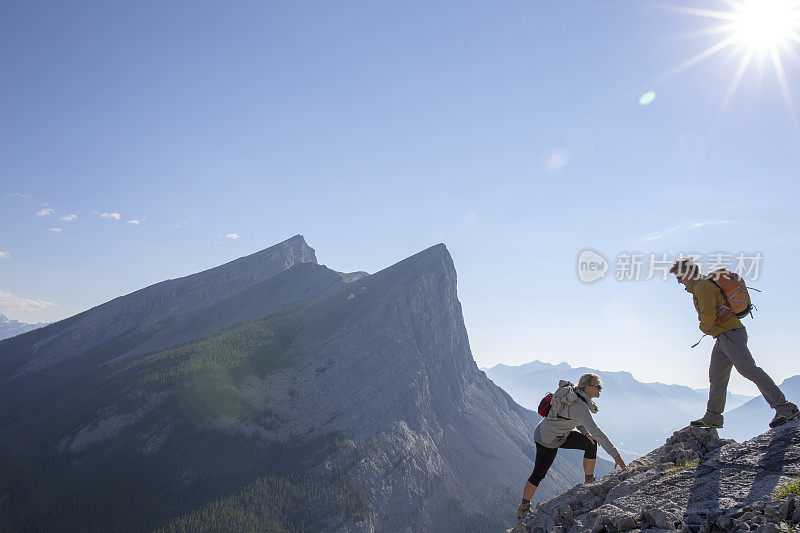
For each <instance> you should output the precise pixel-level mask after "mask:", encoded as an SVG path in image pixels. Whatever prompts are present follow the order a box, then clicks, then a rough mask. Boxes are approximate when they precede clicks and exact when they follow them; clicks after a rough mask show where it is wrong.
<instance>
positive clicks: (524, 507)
mask: <svg viewBox="0 0 800 533" xmlns="http://www.w3.org/2000/svg"><path fill="white" fill-rule="evenodd" d="M530 510H531V502H522V503H521V504H519V508H518V509H517V520H522V517H523V516H525V514H526V513H527V512H528V511H530Z"/></svg>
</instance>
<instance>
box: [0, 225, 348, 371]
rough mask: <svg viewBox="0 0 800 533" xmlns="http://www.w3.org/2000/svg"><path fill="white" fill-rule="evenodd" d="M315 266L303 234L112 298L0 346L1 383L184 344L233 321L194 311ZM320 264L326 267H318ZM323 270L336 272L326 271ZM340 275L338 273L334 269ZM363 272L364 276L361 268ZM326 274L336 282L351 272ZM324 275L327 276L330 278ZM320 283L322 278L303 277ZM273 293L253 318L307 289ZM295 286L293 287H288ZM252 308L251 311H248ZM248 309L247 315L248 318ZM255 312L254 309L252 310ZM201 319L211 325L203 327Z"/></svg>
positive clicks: (216, 305)
mask: <svg viewBox="0 0 800 533" xmlns="http://www.w3.org/2000/svg"><path fill="white" fill-rule="evenodd" d="M307 262H308V263H314V264H316V262H317V259H316V256H315V254H314V249H313V248H311V247H309V246H308V245H307V244H306V242H305V240H304V239H303V237H302V236H301V235H295V236H294V237H292V238H291V239H288V240H286V241H284V242H282V243H279V244H276V245H275V246H272V247H270V248H267V249H265V250H262V251H260V252H258V253H255V254H252V255H250V256H247V257H242V258H240V259H237V260H235V261H231V262H230V263H227V264H225V265H222V266H219V267H216V268H212V269H210V270H206V271H204V272H200V273H197V274H192V275H190V276H186V277H183V278H179V279H175V280H168V281H163V282H161V283H157V284H155V285H151V286H150V287H147V288H144V289H141V290H139V291H136V292H133V293H131V294H128V295H126V296H121V297H119V298H115V299H114V300H111V301H110V302H107V303H105V304H102V305H99V306H97V307H94V308H92V309H90V310H88V311H85V312H83V313H80V314H78V315H75V316H73V317H70V318H68V319H66V320H62V321H60V322H56V323H54V324H51V325H49V326H47V327H45V328H41V329H39V330H36V331H34V332H31V333H29V334H27V335H23V336H19V337H16V338H14V339H12V340H10V341H8V342H6V343H2V344H0V380H2V381H4V380H6V379H9V378H15V377H18V376H22V375H25V374H28V373H30V372H34V371H37V370H41V369H44V368H48V367H50V366H52V365H53V364H55V363H58V362H60V361H64V360H67V359H71V358H73V357H76V356H79V355H86V354H88V353H92V352H97V353H98V354H100V355H101V356H103V357H105V356H109V355H112V354H113V356H115V357H123V356H125V355H127V354H137V353H143V352H144V351H153V350H161V349H164V348H168V347H170V346H174V345H175V344H178V343H180V342H184V341H185V340H187V338H191V335H189V336H188V337H187V334H188V332H189V331H191V333H192V334H194V335H195V337H196V336H197V335H201V334H205V333H208V332H209V331H211V329H213V328H214V327H220V326H223V325H227V324H230V323H231V322H232V321H231V320H228V318H229V316H230V313H229V314H227V315H226V314H224V313H223V314H221V315H219V316H217V317H215V318H214V319H211V320H205V321H202V319H201V320H200V321H195V315H197V314H202V313H203V312H204V311H205V312H206V316H207V315H208V312H210V311H211V310H212V309H214V308H216V309H220V308H225V304H224V302H225V301H226V300H227V301H230V299H231V298H232V297H235V296H236V295H238V294H241V293H242V292H244V291H247V290H249V289H251V288H253V287H255V286H257V285H258V284H260V283H263V282H265V281H267V280H269V279H270V278H273V277H274V276H275V275H276V274H278V273H279V272H282V271H284V270H286V269H288V268H290V267H292V266H294V265H296V264H300V263H307ZM322 268H324V267H322ZM325 270H326V271H327V272H326V274H331V273H333V271H330V270H328V269H325ZM337 274H338V273H337ZM361 274H363V273H361ZM339 276H340V279H338V280H335V279H328V281H327V283H328V284H329V285H330V286H334V285H336V284H337V283H338V284H341V283H344V279H342V278H345V277H348V276H349V277H348V278H347V279H350V278H351V277H352V276H353V275H352V274H339ZM328 278H331V276H330V275H328ZM308 283H309V284H310V285H317V286H318V285H319V284H321V283H324V282H322V281H308ZM313 288H314V287H312V288H311V289H308V288H306V289H305V292H304V290H298V291H297V292H298V294H284V296H285V297H286V298H285V299H283V300H281V299H280V298H278V297H273V298H271V299H270V301H269V302H268V303H266V304H265V305H263V306H261V307H260V308H259V309H258V312H256V316H263V315H264V314H268V313H269V312H272V311H275V310H276V309H278V308H280V306H282V305H285V304H287V303H293V302H297V301H302V300H300V299H299V298H302V297H303V296H304V295H307V291H308V290H312V289H313ZM292 289H294V287H293V286H292ZM252 307H253V306H252V305H251V306H250V308H251V309H252ZM246 314H247V313H245V315H246ZM250 314H251V315H252V313H250ZM201 323H203V324H207V325H208V326H209V327H210V328H211V329H206V330H205V331H203V330H202V326H201V325H200V324H201Z"/></svg>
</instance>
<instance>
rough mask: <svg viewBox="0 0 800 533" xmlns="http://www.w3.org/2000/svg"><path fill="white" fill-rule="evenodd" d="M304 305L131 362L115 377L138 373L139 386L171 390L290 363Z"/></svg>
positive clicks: (255, 373)
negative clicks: (289, 351)
mask: <svg viewBox="0 0 800 533" xmlns="http://www.w3.org/2000/svg"><path fill="white" fill-rule="evenodd" d="M304 307H305V305H303V304H298V305H294V306H290V307H287V308H285V309H283V310H281V311H279V312H277V313H274V314H273V315H270V316H269V317H267V318H264V319H261V320H257V321H254V322H248V323H245V324H241V325H236V326H232V327H229V328H226V329H224V330H222V331H218V332H214V333H213V334H211V335H208V336H206V337H205V338H204V339H202V340H200V341H197V342H192V343H189V344H185V345H183V346H179V347H177V348H172V349H169V350H165V351H163V352H158V353H155V354H152V355H148V356H146V357H142V358H140V359H137V360H136V361H132V362H131V363H129V364H127V365H125V366H124V367H123V368H121V369H120V370H118V371H117V372H116V373H115V375H116V377H118V378H119V377H123V376H129V375H138V379H137V382H136V384H137V385H138V386H139V387H156V388H162V387H170V386H173V385H177V384H179V383H183V382H187V381H191V380H192V379H194V378H198V377H202V376H208V375H217V376H219V375H220V374H221V373H225V374H227V376H229V377H230V379H231V380H232V381H234V382H238V381H240V380H241V379H243V378H245V377H247V376H259V377H262V376H264V375H266V374H268V373H270V372H272V371H275V370H279V369H282V368H287V367H289V366H290V365H291V360H290V358H288V357H286V350H287V348H288V347H289V345H290V344H291V343H292V342H293V341H294V340H295V339H296V338H297V336H298V335H299V334H300V333H301V326H300V324H299V315H300V313H301V311H302V309H303V308H304Z"/></svg>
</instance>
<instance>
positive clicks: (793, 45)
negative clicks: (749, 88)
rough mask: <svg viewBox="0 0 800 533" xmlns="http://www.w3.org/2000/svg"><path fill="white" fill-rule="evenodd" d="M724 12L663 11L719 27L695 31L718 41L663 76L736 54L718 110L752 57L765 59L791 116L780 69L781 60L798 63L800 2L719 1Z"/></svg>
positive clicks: (790, 0) (775, 0)
mask: <svg viewBox="0 0 800 533" xmlns="http://www.w3.org/2000/svg"><path fill="white" fill-rule="evenodd" d="M721 1H722V2H723V3H724V4H725V6H726V9H725V10H719V11H717V10H713V9H698V8H693V7H682V6H669V7H667V9H669V10H670V11H676V12H679V13H685V14H688V15H695V16H700V17H705V18H710V19H715V20H717V21H719V24H718V25H716V26H712V27H711V28H708V29H706V30H703V31H701V32H699V34H700V35H720V36H722V39H721V40H720V41H718V42H716V43H715V44H714V45H713V46H711V47H709V48H707V49H706V50H704V51H702V52H700V53H699V54H697V55H695V56H694V57H692V58H690V59H689V60H687V61H685V62H684V63H682V64H680V65H678V66H677V67H675V68H674V69H672V70H671V71H669V72H667V73H666V74H665V77H666V76H671V75H673V74H675V73H677V72H680V71H682V70H684V69H686V68H688V67H691V66H692V65H694V64H696V63H699V62H700V61H702V60H704V59H706V58H707V57H710V56H712V55H714V54H716V53H718V52H720V51H722V50H726V49H727V50H729V51H731V53H732V54H734V55H739V56H740V57H741V60H740V62H739V67H738V69H737V71H736V74H735V76H734V79H733V82H732V83H731V85H730V86H729V87H728V91H727V94H726V95H725V98H724V99H723V101H722V103H721V106H720V111H722V110H723V109H724V108H725V107H726V106H727V104H728V102H729V101H730V99H731V97H732V96H733V93H734V92H735V90H736V87H737V86H738V85H739V82H740V81H741V79H742V76H743V74H744V72H745V71H746V70H747V67H748V66H749V65H750V63H751V61H752V59H753V57H754V56H755V57H756V59H757V60H758V61H763V60H764V59H766V58H769V60H770V62H771V63H772V67H773V68H774V69H775V74H776V75H777V78H778V82H779V83H780V86H781V90H782V92H783V96H784V99H785V100H786V103H787V105H788V106H789V109H790V111H791V112H792V113H793V114H794V104H793V102H792V98H791V94H790V91H789V85H788V83H787V81H786V73H785V71H784V67H783V60H784V58H785V57H790V58H791V59H793V60H795V61H800V55H798V52H797V50H796V49H797V48H798V47H799V46H798V45H800V0H721Z"/></svg>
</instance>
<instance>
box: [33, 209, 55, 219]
mask: <svg viewBox="0 0 800 533" xmlns="http://www.w3.org/2000/svg"><path fill="white" fill-rule="evenodd" d="M55 212H56V210H55V209H53V208H52V207H45V208H44V209H39V210H38V211H37V212H36V214H37V215H38V216H40V217H46V216H48V215H52V214H53V213H55Z"/></svg>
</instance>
